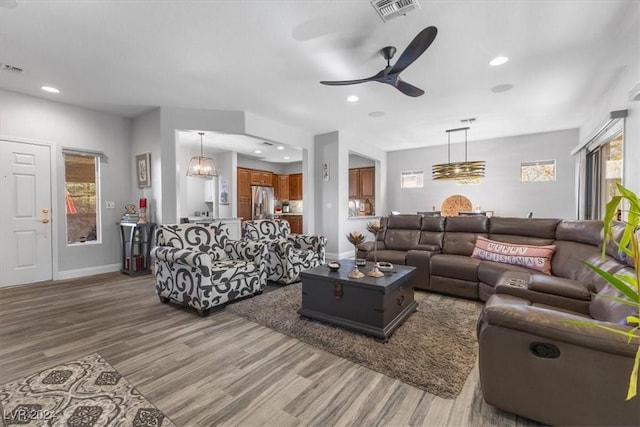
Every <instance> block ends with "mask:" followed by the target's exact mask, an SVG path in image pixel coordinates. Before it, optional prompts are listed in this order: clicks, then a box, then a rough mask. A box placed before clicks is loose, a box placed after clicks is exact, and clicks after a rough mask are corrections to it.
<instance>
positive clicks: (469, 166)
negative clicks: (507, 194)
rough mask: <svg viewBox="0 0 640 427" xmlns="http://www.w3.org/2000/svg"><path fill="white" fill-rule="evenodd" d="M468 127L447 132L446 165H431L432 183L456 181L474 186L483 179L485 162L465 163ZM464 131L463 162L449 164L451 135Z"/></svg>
mask: <svg viewBox="0 0 640 427" xmlns="http://www.w3.org/2000/svg"><path fill="white" fill-rule="evenodd" d="M468 130H469V127H464V128H457V129H448V130H447V147H448V156H447V163H441V164H439V165H433V168H432V173H433V180H434V181H457V182H458V183H459V184H474V183H478V182H480V178H484V169H485V161H484V160H479V161H471V162H470V161H467V131H468ZM459 131H464V162H457V163H451V133H452V132H459Z"/></svg>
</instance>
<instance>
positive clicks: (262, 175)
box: [247, 169, 273, 187]
mask: <svg viewBox="0 0 640 427" xmlns="http://www.w3.org/2000/svg"><path fill="white" fill-rule="evenodd" d="M247 170H248V171H249V177H250V181H251V185H262V186H263V187H272V186H273V179H272V176H273V172H267V171H259V170H255V169H247Z"/></svg>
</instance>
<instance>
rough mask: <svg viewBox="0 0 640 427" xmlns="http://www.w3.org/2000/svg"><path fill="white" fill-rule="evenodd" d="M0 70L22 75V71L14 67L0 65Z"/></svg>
mask: <svg viewBox="0 0 640 427" xmlns="http://www.w3.org/2000/svg"><path fill="white" fill-rule="evenodd" d="M0 70H2V71H11V72H12V73H22V72H23V71H24V70H23V69H22V68H20V67H15V66H13V65H9V64H0Z"/></svg>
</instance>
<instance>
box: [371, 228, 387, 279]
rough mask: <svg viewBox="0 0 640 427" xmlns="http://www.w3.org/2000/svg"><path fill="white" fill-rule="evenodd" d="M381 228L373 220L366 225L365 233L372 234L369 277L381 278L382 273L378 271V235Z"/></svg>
mask: <svg viewBox="0 0 640 427" xmlns="http://www.w3.org/2000/svg"><path fill="white" fill-rule="evenodd" d="M381 229H382V227H381V226H380V221H379V220H375V221H371V222H369V223H368V224H367V231H368V232H369V233H371V234H373V268H372V269H371V271H369V272H368V273H367V275H369V276H371V277H382V276H384V273H383V272H382V271H380V270H379V269H378V233H380V230H381Z"/></svg>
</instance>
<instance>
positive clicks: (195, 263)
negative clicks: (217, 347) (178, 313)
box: [151, 222, 267, 316]
mask: <svg viewBox="0 0 640 427" xmlns="http://www.w3.org/2000/svg"><path fill="white" fill-rule="evenodd" d="M151 257H152V258H153V260H154V264H155V275H156V291H157V292H158V296H159V297H160V301H162V302H163V303H168V302H169V301H175V302H178V303H180V304H185V305H188V306H191V307H193V308H195V309H196V310H198V313H199V314H200V315H201V316H206V315H208V314H209V311H210V310H211V308H212V307H215V306H218V305H222V304H225V303H226V302H228V301H232V300H234V299H237V298H241V297H244V296H248V295H254V294H258V293H261V292H262V291H263V290H264V288H265V286H266V285H267V245H266V244H263V243H259V242H251V241H246V240H230V239H229V227H228V225H227V224H225V223H224V222H212V223H211V224H205V225H203V224H178V225H160V226H159V227H158V230H157V232H156V246H155V247H154V248H152V249H151Z"/></svg>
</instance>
